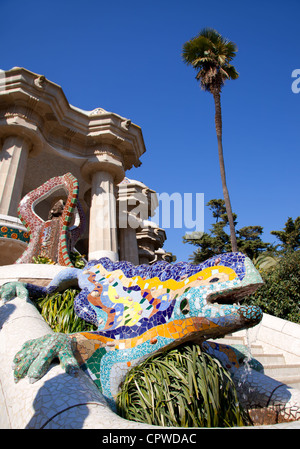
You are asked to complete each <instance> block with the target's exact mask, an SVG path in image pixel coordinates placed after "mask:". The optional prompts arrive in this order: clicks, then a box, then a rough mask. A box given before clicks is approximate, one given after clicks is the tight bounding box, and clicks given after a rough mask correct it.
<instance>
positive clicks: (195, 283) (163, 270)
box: [27, 253, 262, 402]
mask: <svg viewBox="0 0 300 449" xmlns="http://www.w3.org/2000/svg"><path fill="white" fill-rule="evenodd" d="M72 279H73V280H76V281H77V282H78V285H79V287H80V289H81V292H80V293H79V295H78V296H77V297H76V299H75V302H74V308H75V312H76V314H77V315H78V316H80V317H81V318H83V319H84V320H86V321H88V322H91V323H94V324H95V325H96V326H97V331H95V332H83V333H80V334H74V335H72V336H71V337H72V338H73V339H75V340H76V343H77V349H76V357H77V359H78V360H79V363H80V365H81V368H82V369H83V370H84V371H86V372H87V373H88V374H89V376H90V377H91V378H92V380H93V381H94V382H95V384H96V385H97V386H98V388H99V389H100V391H101V392H102V393H103V394H104V396H105V397H106V398H107V399H108V400H110V401H112V402H113V398H114V396H115V394H116V392H117V389H118V386H119V384H120V382H121V380H122V378H123V377H124V375H125V374H126V372H127V371H128V370H129V369H130V368H131V367H132V366H134V365H136V364H137V363H139V362H140V361H141V360H142V359H143V358H145V357H148V356H149V355H150V354H152V353H155V352H156V351H158V350H161V349H162V348H165V347H169V346H170V345H175V344H179V343H181V342H183V341H185V340H190V339H192V338H194V337H197V339H198V341H203V340H207V339H208V338H211V337H220V336H223V335H225V334H226V333H228V332H232V331H234V330H238V329H242V328H247V327H250V326H253V325H254V324H256V323H258V322H259V321H260V319H261V317H262V313H261V310H260V309H259V308H257V307H255V306H249V307H242V306H240V305H239V304H237V303H235V301H236V300H237V299H238V298H240V297H243V296H245V295H246V294H248V293H250V292H252V291H254V290H255V289H256V288H257V287H258V286H259V285H260V284H261V282H262V280H261V277H260V275H259V273H258V272H257V271H256V270H255V268H254V267H253V265H252V263H251V261H250V260H249V259H248V258H247V257H245V256H244V255H243V254H241V253H228V254H224V255H221V256H218V257H213V258H211V259H209V260H207V261H206V262H204V263H202V264H200V265H192V264H189V263H183V262H179V263H176V264H169V263H167V262H164V261H159V262H157V263H155V264H153V265H141V266H137V267H136V266H134V265H132V264H131V263H130V262H112V261H111V260H110V259H108V258H103V259H100V261H90V262H88V264H87V265H86V267H85V268H84V269H83V270H78V269H75V268H70V269H66V270H64V271H63V272H61V273H59V274H58V275H57V276H56V277H55V278H54V279H53V281H52V282H51V283H50V284H49V286H48V287H47V288H45V287H36V286H33V285H30V284H28V285H27V288H28V290H29V291H30V294H31V295H37V294H41V293H47V292H51V291H53V290H55V289H56V288H57V287H58V286H59V285H61V284H62V283H63V282H66V281H68V282H70V281H71V280H72ZM221 297H222V302H224V303H222V304H219V303H218V302H217V301H218V300H219V298H221ZM223 300H224V301H223ZM219 302H221V301H219Z"/></svg>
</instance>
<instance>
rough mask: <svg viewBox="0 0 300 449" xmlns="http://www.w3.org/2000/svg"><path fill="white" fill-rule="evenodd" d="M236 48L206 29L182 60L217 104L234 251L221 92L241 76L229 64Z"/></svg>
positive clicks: (185, 48)
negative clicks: (224, 151) (194, 71)
mask: <svg viewBox="0 0 300 449" xmlns="http://www.w3.org/2000/svg"><path fill="white" fill-rule="evenodd" d="M236 52H237V47H236V45H235V43H234V42H231V41H229V40H228V39H225V38H224V37H223V36H221V35H220V34H219V33H218V32H217V31H216V30H214V29H212V28H204V29H203V30H202V31H200V33H199V34H198V35H197V36H196V37H194V38H193V39H191V40H190V41H188V42H186V43H185V44H184V45H183V52H182V57H183V60H184V62H185V63H186V64H188V65H191V66H192V67H194V69H195V70H197V75H196V80H197V81H200V86H201V88H202V89H203V90H205V91H207V92H210V93H211V94H212V95H213V97H214V102H215V126H216V133H217V139H218V153H219V163H220V171H221V179H222V188H223V196H224V201H225V207H226V212H227V216H228V222H229V228H230V240H231V248H232V251H237V241H236V235H235V227H234V219H233V214H232V210H231V203H230V197H229V192H228V188H227V184H226V174H225V164H224V155H223V144H222V112H221V90H222V87H223V85H224V83H225V81H226V80H227V79H237V78H238V76H239V74H238V72H237V71H236V69H235V67H234V66H233V65H231V64H230V61H232V59H233V58H234V57H235V55H236Z"/></svg>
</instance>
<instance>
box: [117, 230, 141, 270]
mask: <svg viewBox="0 0 300 449" xmlns="http://www.w3.org/2000/svg"><path fill="white" fill-rule="evenodd" d="M119 239H120V240H119V243H120V260H127V261H128V262H131V263H133V264H134V265H138V264H139V252H138V245H137V240H136V230H135V229H133V228H130V227H127V228H123V229H122V228H121V229H120V230H119Z"/></svg>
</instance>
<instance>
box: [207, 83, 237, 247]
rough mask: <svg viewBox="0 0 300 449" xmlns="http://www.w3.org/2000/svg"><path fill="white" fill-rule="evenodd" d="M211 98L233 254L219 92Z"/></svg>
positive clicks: (231, 222)
mask: <svg viewBox="0 0 300 449" xmlns="http://www.w3.org/2000/svg"><path fill="white" fill-rule="evenodd" d="M212 94H213V97H214V101H215V125H216V133H217V139H218V153H219V164H220V171H221V180H222V188H223V196H224V201H225V207H226V212H227V216H228V222H229V229H230V241H231V250H232V251H233V252H236V251H237V241H236V235H235V227H234V221H233V215H232V210H231V203H230V197H229V192H228V189H227V184H226V173H225V163H224V155H223V144H222V112H221V95H220V90H219V89H215V90H214V91H213V92H212Z"/></svg>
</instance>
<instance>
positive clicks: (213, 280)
mask: <svg viewBox="0 0 300 449" xmlns="http://www.w3.org/2000/svg"><path fill="white" fill-rule="evenodd" d="M219 280H220V279H219V278H212V279H211V280H210V281H209V282H210V284H212V283H213V282H218V281H219Z"/></svg>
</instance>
